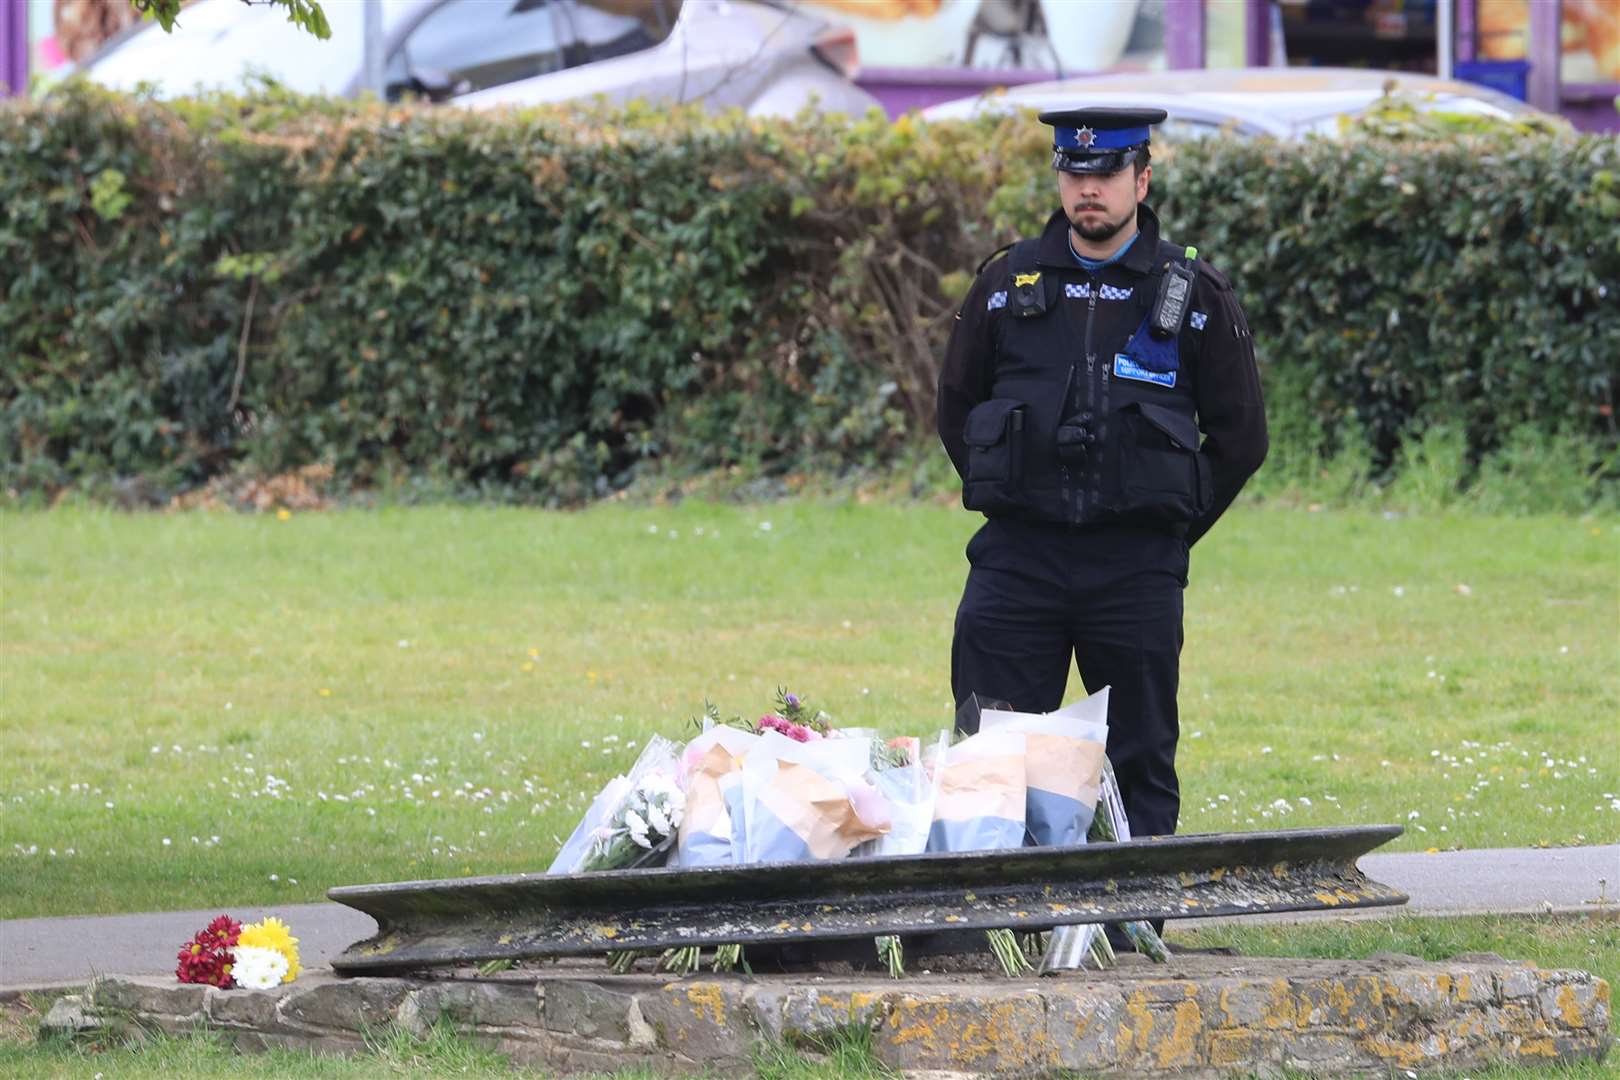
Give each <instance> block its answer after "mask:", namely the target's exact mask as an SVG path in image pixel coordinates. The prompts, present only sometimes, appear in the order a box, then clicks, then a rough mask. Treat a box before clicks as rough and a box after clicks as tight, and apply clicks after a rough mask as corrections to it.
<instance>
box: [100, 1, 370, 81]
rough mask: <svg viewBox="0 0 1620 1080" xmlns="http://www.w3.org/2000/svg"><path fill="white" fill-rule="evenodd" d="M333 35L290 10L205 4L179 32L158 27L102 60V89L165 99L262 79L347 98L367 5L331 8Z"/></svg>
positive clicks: (189, 12)
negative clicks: (313, 29)
mask: <svg viewBox="0 0 1620 1080" xmlns="http://www.w3.org/2000/svg"><path fill="white" fill-rule="evenodd" d="M322 10H323V11H325V12H326V17H327V22H328V23H330V24H331V27H332V36H331V37H330V38H328V39H327V40H324V41H323V40H321V39H319V38H317V37H315V36H314V35H312V34H310V33H309V32H308V31H306V30H304V29H302V28H301V27H299V26H297V25H295V24H293V23H291V22H288V21H287V16H286V11H285V9H280V8H274V7H270V6H263V5H252V6H248V5H244V4H242V3H241V2H240V0H201V2H200V3H196V4H192V5H190V6H189V7H186V8H184V9H182V11H181V12H180V16H179V18H178V20H177V21H176V23H175V26H174V29H173V30H172V31H170V32H167V33H166V32H164V30H163V28H162V27H160V26H158V25H157V24H155V23H154V24H151V25H149V26H147V27H146V28H144V29H142V30H141V31H139V32H138V33H135V34H132V35H131V36H130V37H129V38H128V39H126V40H124V41H123V42H122V43H120V44H118V45H117V46H116V47H114V48H110V49H107V50H106V51H104V52H103V53H101V54H100V55H98V56H96V57H94V58H93V59H92V60H91V61H90V63H89V64H87V65H86V70H87V71H88V72H89V74H90V77H91V78H92V79H94V80H95V81H96V82H98V83H102V84H103V85H106V86H111V87H115V88H117V89H120V90H133V89H134V88H135V87H136V86H138V85H140V84H142V83H150V84H152V85H154V86H156V87H157V88H158V92H159V93H160V94H162V95H164V96H174V95H178V94H185V93H189V92H191V91H192V90H194V89H196V88H197V87H199V86H200V87H202V88H204V89H217V88H224V89H233V90H240V89H242V88H244V87H245V86H246V85H247V83H248V81H249V77H250V76H251V75H252V74H253V73H255V72H257V73H262V74H264V75H266V76H269V77H270V78H273V79H275V80H276V81H277V82H279V83H282V84H283V85H285V86H287V87H289V88H291V89H293V90H296V91H298V92H300V93H306V94H315V93H330V94H336V93H342V92H343V90H344V89H345V87H346V86H347V85H348V83H349V81H350V80H352V79H353V78H354V76H355V74H356V73H357V72H358V71H359V70H360V54H361V48H362V40H363V36H364V25H363V19H364V11H365V5H364V4H361V3H357V2H348V0H345V2H342V3H329V4H326V5H323V8H322Z"/></svg>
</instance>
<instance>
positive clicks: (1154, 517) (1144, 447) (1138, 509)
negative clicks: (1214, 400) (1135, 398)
mask: <svg viewBox="0 0 1620 1080" xmlns="http://www.w3.org/2000/svg"><path fill="white" fill-rule="evenodd" d="M1119 420H1120V441H1119V444H1118V450H1117V452H1116V453H1115V455H1114V460H1115V462H1116V463H1117V466H1118V471H1117V476H1118V487H1117V489H1116V490H1117V492H1118V501H1117V502H1116V503H1115V505H1114V510H1115V511H1116V512H1118V513H1119V514H1121V515H1122V516H1127V517H1131V518H1135V519H1138V520H1144V521H1151V522H1155V523H1159V524H1184V523H1186V522H1190V521H1192V520H1193V519H1194V518H1196V517H1199V516H1200V515H1202V514H1203V513H1204V511H1206V510H1208V509H1209V506H1210V502H1211V501H1212V499H1213V497H1214V491H1213V486H1212V484H1211V478H1210V473H1209V462H1208V460H1206V459H1205V457H1204V455H1202V454H1200V453H1199V452H1198V441H1199V440H1198V424H1197V422H1196V421H1194V420H1193V418H1192V417H1190V416H1188V415H1186V414H1185V413H1181V412H1177V411H1176V410H1174V409H1171V408H1167V407H1166V406H1163V405H1155V404H1152V403H1151V402H1132V403H1131V404H1129V405H1126V406H1125V407H1124V408H1123V409H1122V410H1120V412H1119Z"/></svg>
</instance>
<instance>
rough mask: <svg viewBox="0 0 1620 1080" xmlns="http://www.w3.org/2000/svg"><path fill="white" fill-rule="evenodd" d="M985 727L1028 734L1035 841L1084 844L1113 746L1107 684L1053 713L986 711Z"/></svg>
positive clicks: (1028, 813)
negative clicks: (1105, 761) (1110, 743)
mask: <svg viewBox="0 0 1620 1080" xmlns="http://www.w3.org/2000/svg"><path fill="white" fill-rule="evenodd" d="M979 724H980V730H981V731H1017V732H1022V733H1023V735H1024V737H1025V753H1024V779H1025V782H1026V784H1027V792H1026V799H1025V825H1026V827H1027V828H1028V830H1029V838H1030V840H1031V842H1033V843H1035V844H1037V845H1040V846H1043V847H1050V846H1055V845H1068V844H1083V843H1085V842H1086V833H1087V832H1088V831H1089V830H1090V828H1091V819H1092V817H1093V816H1094V815H1095V813H1096V810H1097V798H1098V795H1099V794H1100V793H1101V790H1102V770H1103V758H1104V757H1105V756H1106V754H1107V750H1108V688H1107V687H1103V688H1102V689H1101V690H1099V691H1098V692H1097V693H1095V694H1093V695H1091V696H1090V697H1088V698H1086V699H1085V700H1083V701H1078V702H1075V703H1074V704H1073V705H1070V706H1068V707H1066V708H1064V709H1060V710H1059V711H1057V712H1052V713H1021V712H1008V711H1003V710H999V709H985V710H984V711H983V712H982V713H980V715H979Z"/></svg>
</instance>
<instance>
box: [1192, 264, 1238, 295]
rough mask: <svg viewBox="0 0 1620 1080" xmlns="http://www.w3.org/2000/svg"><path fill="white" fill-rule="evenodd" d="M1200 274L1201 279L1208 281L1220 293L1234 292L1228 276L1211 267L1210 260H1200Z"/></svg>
mask: <svg viewBox="0 0 1620 1080" xmlns="http://www.w3.org/2000/svg"><path fill="white" fill-rule="evenodd" d="M1198 273H1199V275H1200V276H1201V277H1203V278H1205V279H1207V280H1208V281H1209V283H1210V284H1211V285H1213V286H1215V288H1216V289H1217V290H1218V291H1220V292H1231V291H1232V282H1231V281H1230V280H1229V279H1228V278H1227V276H1226V275H1225V274H1223V273H1221V272H1220V271H1219V270H1217V269H1215V268H1214V267H1213V266H1211V265H1209V260H1208V259H1199V260H1198Z"/></svg>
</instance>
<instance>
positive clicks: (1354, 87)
mask: <svg viewBox="0 0 1620 1080" xmlns="http://www.w3.org/2000/svg"><path fill="white" fill-rule="evenodd" d="M1391 91H1394V92H1397V93H1399V94H1401V95H1402V96H1403V97H1404V98H1406V99H1408V100H1411V101H1412V102H1413V103H1414V104H1415V105H1416V106H1417V107H1418V108H1420V109H1423V110H1425V111H1434V112H1451V113H1464V114H1467V115H1471V116H1485V117H1494V118H1496V119H1502V120H1524V119H1529V118H1537V119H1540V120H1543V121H1546V122H1548V123H1551V124H1554V125H1559V126H1562V125H1563V123H1564V122H1563V121H1562V120H1561V119H1559V118H1558V117H1556V116H1552V115H1551V114H1548V113H1545V112H1542V111H1540V110H1539V109H1533V108H1531V107H1530V106H1529V105H1526V104H1525V103H1524V102H1522V101H1519V100H1517V99H1515V98H1511V97H1509V96H1508V95H1506V94H1504V93H1501V92H1500V91H1497V90H1492V89H1490V88H1489V87H1484V86H1475V85H1474V84H1472V83H1465V82H1457V81H1455V80H1451V79H1437V78H1434V77H1433V76H1429V75H1415V74H1412V73H1410V72H1404V71H1373V70H1366V69H1361V68H1321V67H1309V68H1307V67H1276V68H1207V69H1203V70H1190V71H1154V72H1132V73H1129V74H1119V75H1094V76H1089V77H1082V78H1074V79H1060V80H1057V81H1054V82H1042V83H1027V84H1025V85H1023V86H1018V87H1014V88H1012V89H1010V90H1007V91H1005V92H998V93H988V94H980V95H978V96H976V97H970V98H961V99H959V100H956V101H947V102H942V103H941V104H939V105H935V106H933V107H931V108H928V109H925V110H924V111H923V114H922V115H923V117H924V118H925V119H929V120H941V119H962V118H966V117H973V116H979V115H982V114H985V113H992V114H994V113H1004V112H1011V111H1015V110H1021V109H1033V110H1041V109H1055V108H1073V107H1076V106H1079V105H1093V106H1099V107H1102V106H1129V105H1136V106H1142V107H1146V108H1160V109H1164V110H1165V111H1166V112H1168V113H1169V114H1170V120H1169V121H1168V122H1167V124H1166V128H1165V134H1166V135H1167V136H1169V137H1171V138H1176V137H1198V136H1203V135H1210V134H1214V133H1217V132H1222V131H1227V132H1232V133H1234V134H1236V135H1239V136H1247V137H1253V136H1257V135H1272V136H1275V137H1277V138H1282V139H1299V138H1303V137H1305V136H1306V135H1313V134H1314V135H1332V134H1335V133H1336V132H1337V131H1338V124H1339V118H1340V117H1345V116H1355V115H1357V114H1360V113H1364V112H1366V111H1367V110H1368V109H1370V108H1371V107H1372V106H1373V105H1374V104H1375V103H1376V102H1377V101H1378V99H1379V98H1381V97H1383V96H1384V95H1385V94H1386V93H1388V92H1391Z"/></svg>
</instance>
